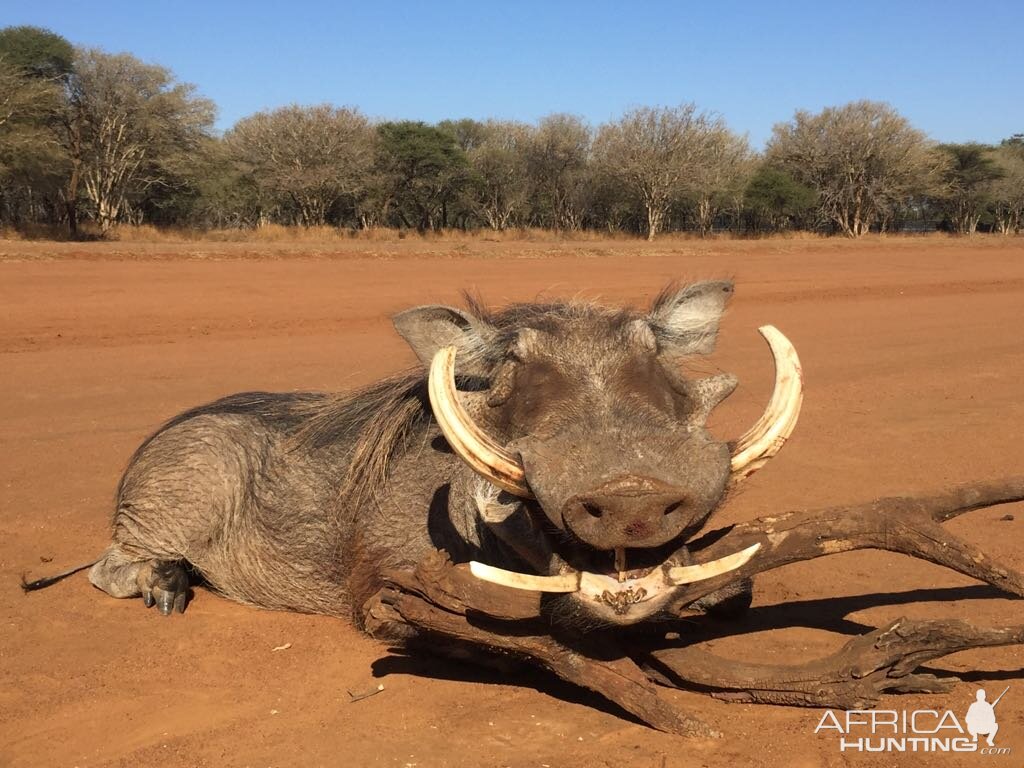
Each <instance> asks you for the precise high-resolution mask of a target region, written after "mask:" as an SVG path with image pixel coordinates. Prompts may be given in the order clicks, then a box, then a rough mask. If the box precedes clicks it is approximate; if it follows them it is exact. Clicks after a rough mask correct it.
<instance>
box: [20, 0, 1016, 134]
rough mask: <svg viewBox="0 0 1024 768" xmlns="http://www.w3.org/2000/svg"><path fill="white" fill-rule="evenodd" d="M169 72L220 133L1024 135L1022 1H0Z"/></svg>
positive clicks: (25, 17)
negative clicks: (838, 125)
mask: <svg viewBox="0 0 1024 768" xmlns="http://www.w3.org/2000/svg"><path fill="white" fill-rule="evenodd" d="M10 24H34V25H37V26H42V27H47V28H49V29H51V30H53V31H55V32H58V33H60V34H61V35H64V36H65V37H67V38H68V39H69V40H71V42H73V43H75V44H79V45H90V46H98V47H101V48H104V49H106V50H108V51H112V52H119V51H128V52H130V53H133V54H135V55H136V56H138V57H140V58H142V59H144V60H146V61H150V62H154V63H159V64H163V65H165V66H167V67H170V68H171V69H172V70H173V71H174V72H175V73H176V74H177V75H178V77H179V78H181V79H183V80H187V81H189V82H193V83H195V84H196V85H197V86H198V88H199V90H200V92H201V93H202V94H204V95H206V96H208V97H210V98H212V99H213V100H214V101H215V102H216V103H217V105H218V108H219V118H218V123H217V125H218V127H220V128H227V127H229V126H230V125H231V124H232V123H233V122H234V121H235V120H237V119H238V118H240V117H243V116H245V115H247V114H251V113H252V112H255V111H258V110H261V109H267V108H272V107H276V106H280V105H284V104H289V103H300V104H314V103H322V102H331V103H334V104H338V105H350V106H357V107H359V108H360V109H361V110H362V111H363V112H365V113H366V114H368V115H369V116H371V117H374V118H383V119H393V118H409V119H416V120H425V121H428V122H433V121H437V120H441V119H444V118H448V117H451V118H458V117H473V118H485V117H501V118H515V119H519V120H526V121H533V120H536V119H537V118H538V117H540V116H542V115H545V114H548V113H551V112H572V113H575V114H578V115H581V116H583V117H584V118H586V119H587V120H589V121H591V122H592V123H594V124H597V123H600V122H602V121H604V120H607V119H609V118H611V117H614V116H616V115H618V114H621V113H622V111H624V110H625V109H627V108H629V107H632V106H637V105H672V104H678V103H681V102H684V101H694V102H696V103H697V104H698V105H699V106H700V107H701V108H704V109H708V110H712V111H715V112H718V113H720V114H721V115H722V116H723V117H724V118H725V119H726V120H727V121H728V123H729V124H730V126H732V128H733V129H734V130H737V131H739V132H741V133H748V134H749V136H750V138H751V141H752V142H753V143H754V145H755V146H758V147H760V146H761V145H762V144H763V142H764V140H765V139H766V138H767V137H768V136H769V134H770V133H771V127H772V125H773V124H775V123H777V122H779V121H783V120H787V119H789V118H790V117H791V116H792V114H793V112H794V110H796V109H798V108H803V109H810V110H818V109H820V108H821V107H824V106H828V105H833V104H842V103H845V102H847V101H851V100H854V99H861V98H868V99H875V100H881V101H887V102H889V103H891V104H892V105H893V106H895V107H896V108H897V109H898V110H899V111H900V112H902V113H903V114H904V115H905V116H906V117H908V118H909V119H910V120H911V122H912V123H914V125H916V126H917V127H918V128H921V129H922V130H924V131H926V132H927V133H928V134H929V135H931V136H932V137H933V138H935V139H938V140H940V141H966V140H978V141H986V142H996V141H998V140H1000V139H1002V138H1006V137H1007V136H1009V135H1011V134H1013V133H1019V132H1024V98H1022V95H1024V77H1022V76H1024V35H1022V32H1024V2H1022V0H1003V1H1000V2H984V1H982V2H973V3H968V2H963V1H962V0H961V1H960V2H950V1H948V0H931V1H930V2H923V1H922V2H899V0H892V1H891V2H876V1H875V0H859V1H858V2H826V1H825V0H820V1H817V2H807V1H804V0H800V1H799V2H790V1H789V0H771V2H759V3H754V2H736V1H732V0H716V1H715V2H692V1H689V0H677V2H639V1H637V2H628V1H627V0H619V1H618V2H604V0H589V1H588V2H570V1H569V0H548V1H547V2H514V1H513V0H493V1H492V2H487V1H486V0H475V1H468V2H466V1H463V0H459V1H457V2H447V1H446V0H432V1H431V2H413V1H412V0H410V1H409V2H394V1H391V0H376V1H371V2H342V1H341V0H338V1H336V2H331V1H330V0H313V1H311V2H302V1H301V0H275V1H274V2H263V1H261V0H245V1H244V2H243V1H241V0H220V1H218V0H206V1H205V2H199V1H197V0H177V1H174V0H135V1H134V2H123V0H99V1H98V2H83V1H81V0H77V1H75V2H72V1H71V0H32V1H31V2H27V1H26V0H0V26H6V25H10Z"/></svg>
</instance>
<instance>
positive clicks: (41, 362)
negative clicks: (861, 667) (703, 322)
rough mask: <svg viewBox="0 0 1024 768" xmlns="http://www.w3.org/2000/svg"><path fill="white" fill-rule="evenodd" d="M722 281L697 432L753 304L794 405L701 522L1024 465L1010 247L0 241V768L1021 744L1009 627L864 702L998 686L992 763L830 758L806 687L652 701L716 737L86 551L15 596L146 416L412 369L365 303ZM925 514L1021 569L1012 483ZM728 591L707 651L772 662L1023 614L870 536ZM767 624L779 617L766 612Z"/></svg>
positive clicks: (1021, 671) (749, 341) (649, 762)
mask: <svg viewBox="0 0 1024 768" xmlns="http://www.w3.org/2000/svg"><path fill="white" fill-rule="evenodd" d="M721 275H726V276H731V277H733V278H735V280H736V282H737V286H738V292H737V296H736V298H735V300H734V302H733V305H732V309H731V311H730V313H729V314H728V316H727V318H726V320H725V323H724V326H723V329H722V335H721V341H720V345H719V351H718V352H717V353H716V354H715V356H714V357H713V358H712V360H711V362H710V363H709V364H708V368H709V370H710V369H721V370H727V371H732V372H735V373H737V374H738V375H739V376H740V377H741V382H742V383H741V387H740V389H739V390H738V391H737V393H736V394H735V395H734V396H733V398H732V399H731V400H729V401H727V403H726V404H725V405H724V406H723V407H722V408H721V409H720V413H719V414H717V416H716V419H715V422H714V429H715V430H716V431H717V432H719V433H720V434H722V435H731V434H735V433H736V432H738V431H740V430H742V429H743V428H745V426H746V425H747V424H749V423H750V421H751V420H752V419H754V418H756V416H757V414H758V413H759V412H760V410H761V408H762V407H763V404H764V402H765V400H766V398H767V395H768V392H769V388H770V375H771V363H770V360H769V357H768V355H767V352H766V350H765V349H763V348H762V345H761V342H760V340H759V338H758V337H757V335H756V333H755V332H754V329H755V327H756V326H757V325H760V324H763V323H766V322H771V323H774V324H776V325H777V326H779V327H780V328H781V329H783V330H784V331H785V332H786V333H787V334H788V335H789V336H790V337H791V338H792V339H793V340H794V342H795V343H796V345H797V348H798V349H799V351H800V354H801V356H802V358H803V361H804V366H805V370H806V374H807V397H806V401H805V404H804V412H803V418H802V421H801V424H800V426H799V427H798V429H797V432H796V435H795V436H794V438H793V440H792V441H791V443H790V444H789V445H788V446H787V448H786V449H785V450H784V451H783V452H782V454H781V455H780V457H779V458H778V459H776V460H775V461H774V462H773V463H772V465H771V466H770V467H769V468H768V469H766V470H765V471H763V472H762V473H760V474H758V475H757V476H756V478H754V479H752V480H751V481H750V482H749V485H748V487H747V488H746V489H745V491H744V492H743V493H742V494H741V495H739V496H737V497H736V498H734V499H732V500H731V501H730V503H729V505H728V507H727V508H726V509H723V510H722V511H721V512H720V514H719V517H718V518H717V520H718V521H728V520H738V519H744V518H750V517H754V516H757V515H761V514H766V513H768V512H770V511H773V510H785V509H790V508H797V507H811V506H818V505H827V504H831V503H842V502H848V501H858V500H864V499H868V498H871V497H875V496H880V495H886V494H895V493H900V492H915V491H926V490H929V489H939V488H941V487H943V486H946V485H948V484H951V483H958V482H963V481H969V480H976V479H985V478H997V477H1000V476H1003V475H1010V474H1020V473H1022V472H1024V446H1022V443H1021V438H1022V425H1024V339H1022V326H1024V242H1022V241H1021V240H1020V239H1017V240H1015V241H1013V240H1011V241H1004V242H998V241H996V240H995V239H984V238H979V239H978V240H976V241H969V240H963V241H957V240H945V239H929V240H895V239H894V240H888V241H886V240H874V241H870V242H867V243H863V244H848V243H840V242H837V241H814V240H811V241H768V242H765V243H728V242H725V243H706V244H705V243H693V242H690V241H675V242H672V241H668V242H665V243H661V244H655V245H653V246H649V245H646V244H641V243H632V242H629V241H608V242H603V241H595V242H585V243H560V242H558V241H551V242H537V241H531V242H526V243H514V242H508V243H486V242H480V243H470V244H469V245H465V244H463V245H457V246H447V245H445V244H444V243H422V242H420V243H417V242H415V241H404V242H402V243H397V242H396V243H390V244H389V243H373V244H359V243H353V244H350V245H344V247H342V246H339V245H338V244H331V243H328V244H325V245H324V246H323V247H322V248H313V247H311V246H310V245H309V244H303V245H301V246H296V247H294V248H292V247H280V248H263V249H261V247H248V246H245V245H244V244H243V245H239V244H234V245H231V246H216V247H214V246H202V245H181V246H179V245H174V246H163V245H144V244H130V243H128V244H126V243H120V244H117V245H116V246H104V245H95V246H81V245H78V246H68V245H63V246H56V245H51V244H41V243H11V242H0V621H2V627H3V631H2V633H0V765H2V766H23V767H28V766H33V767H34V766H67V767H68V768H71V767H72V766H82V767H83V768H84V767H85V766H90V767H91V766H120V765H124V766H163V765H167V766H254V767H255V766H318V765H325V766H363V765H366V766H399V767H401V766H418V767H420V768H429V767H432V766H516V767H518V766H534V767H537V768H539V767H540V766H545V765H547V766H559V767H564V766H570V767H571V766H615V767H616V768H618V767H619V766H644V767H646V766H650V767H651V768H659V767H660V766H701V765H707V766H712V765H756V766H761V765H764V766H775V765H786V766H817V765H825V766H832V765H843V764H847V763H850V764H855V765H864V766H887V765H894V764H908V765H910V764H920V765H931V766H979V765H991V766H1015V767H1016V766H1020V765H1021V764H1022V763H1024V679H1022V678H1024V650H1022V649H1021V648H1019V647H1018V648H1007V649H996V650H985V651H971V652H965V653H962V654H959V655H957V656H953V657H950V658H948V659H947V660H945V661H944V662H942V664H941V665H937V666H941V668H943V669H947V670H952V671H954V672H957V673H963V674H964V675H965V677H966V681H965V682H963V683H961V684H959V685H957V686H956V688H955V689H954V690H953V691H952V692H951V693H949V694H943V695H940V696H935V697H922V696H911V697H896V696H893V697H887V698H886V699H885V700H884V703H883V706H885V707H888V708H891V709H900V710H902V709H907V710H913V709H920V708H935V709H938V710H945V709H946V708H949V709H951V710H953V711H954V712H955V713H956V714H957V715H958V716H961V717H962V715H963V713H964V712H966V709H967V706H968V704H969V703H970V702H971V701H972V700H973V698H974V693H975V690H976V689H977V688H978V687H985V688H987V689H988V690H989V692H990V693H993V692H998V691H1000V690H1002V689H1003V688H1004V687H1005V686H1006V685H1009V686H1010V691H1009V693H1008V694H1007V696H1006V697H1005V698H1004V700H1003V702H1002V703H1001V704H1000V706H999V709H998V714H999V720H1000V723H1001V730H1000V733H999V736H998V739H997V744H998V745H1000V746H1003V747H1010V748H1011V750H1012V752H1011V753H1010V754H1009V755H997V756H986V757H983V756H981V755H977V754H968V755H931V756H928V755H924V756H921V755H919V756H916V757H915V756H913V755H904V756H900V755H891V754H890V755H861V756H858V755H856V754H852V755H851V754H850V753H845V754H842V753H840V751H839V745H838V739H837V738H836V736H835V735H834V732H833V733H829V734H825V733H819V734H815V733H814V728H815V726H816V725H817V723H818V721H819V718H820V714H819V713H817V712H815V711H811V710H802V709H790V708H781V707H758V706H751V705H737V704H732V705H731V704H725V703H721V702H718V701H714V700H711V699H709V698H707V697H705V696H703V695H701V694H697V693H693V694H691V693H670V694H669V696H670V697H671V698H672V699H673V700H674V701H676V702H677V703H678V705H679V706H680V707H684V708H687V709H689V710H693V711H699V713H700V715H701V717H703V718H704V719H705V720H707V721H708V722H710V723H712V724H714V725H715V726H716V727H718V728H719V729H720V730H721V731H722V732H723V733H724V734H725V736H724V738H721V739H716V740H694V739H682V738H676V737H670V736H666V735H664V734H660V733H655V732H653V731H650V730H648V729H646V728H643V727H641V726H639V725H637V724H635V723H633V722H630V721H629V720H627V719H624V718H623V717H621V716H619V715H618V714H616V713H615V712H614V711H611V710H609V709H608V708H607V707H604V706H602V705H601V702H600V701H597V700H595V699H593V698H590V697H588V696H585V695H583V694H580V693H578V692H576V691H574V690H573V689H570V688H568V687H566V686H562V685H558V684H556V683H553V682H551V681H550V680H549V679H548V678H546V677H545V676H543V675H539V674H538V675H523V676H522V677H515V678H505V677H500V676H497V675H495V674H489V673H481V672H478V671H475V670H473V669H466V668H460V667H459V666H457V665H454V664H448V663H438V662H435V661H432V660H423V659H412V660H410V659H404V658H401V657H399V656H396V655H393V654H389V652H388V649H387V647H385V646H384V645H382V644H380V643H377V642H375V641H373V640H371V639H369V638H367V637H365V636H363V635H360V634H359V633H358V632H356V631H354V630H353V629H352V628H351V627H349V626H347V625H346V624H345V623H344V622H342V621H339V620H337V619H331V618H326V617H319V616H301V615H290V614H284V613H272V612H267V611H260V610H256V609H253V608H248V607H244V606H240V605H235V604H233V603H230V602H228V601H226V600H224V599H222V598H220V597H218V596H216V595H214V594H211V593H209V592H206V591H203V590H198V592H197V594H196V596H195V599H194V600H193V601H192V603H191V605H190V608H189V610H188V612H187V613H186V614H185V615H184V616H176V617H172V618H163V617H161V616H160V615H158V614H157V613H156V612H155V611H153V610H149V611H147V610H145V609H144V608H143V607H142V604H141V602H140V601H138V600H114V599H111V598H109V597H107V596H105V595H104V594H102V593H100V592H98V591H97V590H95V589H93V588H92V587H91V586H90V585H89V583H88V582H87V580H86V579H85V577H84V575H79V576H76V577H74V578H72V579H70V580H68V581H66V582H64V583H63V584H60V585H58V586H55V587H52V588H51V589H49V590H47V591H43V592H38V593H34V594H32V595H29V596H25V595H23V594H22V593H21V591H20V590H19V589H18V583H17V582H18V579H19V577H20V576H21V574H22V573H24V572H31V574H33V575H36V576H37V575H41V574H45V573H47V572H49V571H53V570H55V569H58V568H60V567H63V566H65V565H67V564H72V563H76V562H81V561H84V560H87V559H89V558H90V557H91V556H94V555H95V554H96V553H98V552H99V551H100V550H101V549H102V548H103V546H104V545H105V542H106V539H107V524H108V516H109V514H110V511H111V499H112V495H113V492H114V488H115V485H116V483H117V480H118V476H119V473H120V471H121V470H122V468H123V466H124V464H125V461H126V460H127V458H128V456H129V455H130V454H131V452H132V450H133V449H134V447H135V446H136V445H137V444H138V443H139V441H140V440H141V439H142V438H143V437H144V436H145V435H146V434H147V433H148V432H150V431H151V430H152V429H154V428H155V427H156V426H157V425H158V424H159V423H160V422H161V421H162V420H163V419H165V418H167V417H169V416H171V415H173V414H174V413H176V412H178V411H180V410H182V409H184V408H186V407H188V406H190V405H193V404H196V403H200V402H203V401H207V400H210V399H212V398H215V397H217V396H219V395H222V394H225V393H229V392H233V391H239V390H246V389H271V390H274V389H278V390H290V389H345V388H350V387H355V386H358V385H361V384H364V383H366V382H369V381H371V380H372V379H374V378H375V377H378V376H381V375H382V374H385V373H387V372H389V371H394V370H397V369H399V368H401V367H404V366H407V365H410V364H411V363H412V362H413V357H412V354H411V353H410V352H409V351H408V350H407V349H406V348H405V347H404V345H403V343H402V341H401V340H400V339H399V338H398V336H397V335H396V334H395V333H394V332H393V330H392V329H391V326H390V323H389V322H388V316H389V315H390V314H391V313H393V312H395V311H397V310H400V309H402V308H405V307H407V306H410V305H414V304H418V303H427V302H435V301H440V302H457V301H458V300H459V298H458V294H459V292H460V291H461V290H462V289H464V288H469V289H474V290H477V291H479V293H480V294H481V295H482V296H483V297H484V298H485V299H486V300H488V301H489V302H491V303H503V302H506V301H512V300H522V299H533V298H536V297H538V296H549V297H550V296H583V297H600V298H601V299H602V300H604V301H608V302H632V303H642V302H644V301H647V300H649V299H650V298H651V297H652V296H653V295H654V294H655V293H656V292H657V291H658V289H659V288H660V287H661V286H662V285H663V284H664V283H665V282H666V281H668V280H670V279H673V278H682V279H687V278H702V277H710V276H721ZM1007 515H1013V516H1014V519H1012V520H1008V519H1004V517H1005V516H1007ZM951 527H952V528H953V529H955V530H956V531H957V532H958V533H960V534H962V535H964V536H966V537H969V538H970V539H972V540H974V541H976V542H978V543H979V544H981V545H982V546H984V547H985V548H987V550H988V551H989V552H991V553H993V554H995V555H997V556H998V557H1000V558H1002V559H1003V560H1004V561H1006V562H1008V563H1010V564H1013V565H1014V566H1016V567H1018V568H1024V506H1022V505H1010V506H1004V507H1000V508H993V509H987V510H981V511H978V512H974V513H971V514H970V515H967V516H965V517H963V518H960V519H959V520H957V521H955V522H954V523H952V524H951ZM839 597H843V598H846V599H843V600H828V601H826V602H815V601H821V600H822V599H824V598H839ZM755 600H756V602H755V609H754V610H753V611H752V613H751V614H750V616H749V618H747V619H745V620H743V621H741V622H740V623H738V624H737V627H736V635H735V636H734V637H730V638H727V639H724V640H718V641H716V642H714V643H713V646H714V649H715V651H716V652H717V653H719V654H723V655H727V656H732V657H735V658H746V659H762V660H768V661H775V662H779V663H781V662H786V661H792V662H796V661H798V660H800V659H803V658H805V657H808V656H809V655H812V654H815V655H817V654H821V653H824V652H826V651H828V650H830V649H833V648H836V647H837V646H838V645H839V644H840V643H841V642H842V636H841V635H838V634H835V633H832V632H826V631H824V630H821V629H813V628H808V627H806V626H803V625H805V624H810V625H812V626H815V625H820V624H821V623H822V621H823V619H825V620H828V621H832V622H833V623H836V622H839V621H840V619H841V618H842V617H843V616H844V615H846V616H847V618H848V619H850V620H852V621H855V622H858V623H860V624H864V625H877V624H880V623H882V622H884V621H886V620H889V619H892V618H896V617H898V616H900V615H907V616H912V617H961V618H965V619H970V620H972V621H975V622H978V623H982V624H986V623H988V624H1002V623H1019V622H1021V621H1024V602H1021V601H1013V600H1008V599H1005V598H1002V597H1000V596H998V595H994V594H993V593H992V592H991V591H990V590H988V589H987V588H984V587H981V586H979V585H976V584H973V583H972V582H971V581H970V580H968V579H965V578H962V577H960V576H958V575H956V574H953V573H950V572H947V571H944V570H942V569H939V568H937V567H935V566H931V565H929V564H926V563H922V562H919V561H915V560H911V559H909V558H906V557H900V556H897V555H891V554H883V553H875V552H855V553H847V554H842V555H837V556H835V557H831V558H828V559H823V560H818V561H816V562H812V563H806V564H799V565H795V566H790V567H788V568H785V569H782V570H779V571H776V572H774V573H772V574H769V575H767V576H766V577H763V578H762V579H761V581H760V582H759V584H758V587H757V592H756V597H755ZM780 603H786V604H787V607H785V608H784V609H781V610H779V609H774V610H773V609H770V608H769V607H770V606H773V605H777V604H780ZM768 616H771V617H772V618H771V620H770V621H769V620H768V619H767V618H766V617H768ZM780 617H781V619H782V622H783V623H785V624H788V625H791V626H789V627H787V628H772V626H771V625H772V624H775V623H779V622H780ZM828 621H826V622H825V623H828ZM285 645H288V647H287V649H285V650H278V651H275V650H274V649H275V648H277V647H280V646H285ZM379 682H383V684H384V686H385V688H384V691H383V692H382V693H380V694H379V695H376V696H373V697H372V698H368V699H365V700H363V701H360V702H358V703H350V702H349V694H348V693H347V691H348V690H352V691H362V690H366V689H369V688H371V687H375V686H376V685H377V684H378V683H379Z"/></svg>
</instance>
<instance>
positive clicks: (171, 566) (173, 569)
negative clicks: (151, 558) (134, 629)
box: [139, 561, 188, 616]
mask: <svg viewBox="0 0 1024 768" xmlns="http://www.w3.org/2000/svg"><path fill="white" fill-rule="evenodd" d="M139 584H140V586H141V587H142V602H143V603H145V605H146V607H147V608H152V607H153V605H156V607H157V608H159V609H160V613H161V614H163V615H164V616H170V615H171V613H172V612H173V611H177V612H178V613H184V612H185V605H186V603H187V602H188V573H187V572H186V570H185V568H184V566H182V564H181V563H177V562H170V561H155V562H154V563H153V564H152V565H151V566H149V567H148V568H145V569H143V571H142V572H140V573H139Z"/></svg>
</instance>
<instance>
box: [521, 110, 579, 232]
mask: <svg viewBox="0 0 1024 768" xmlns="http://www.w3.org/2000/svg"><path fill="white" fill-rule="evenodd" d="M591 140H592V133H591V130H590V127H589V126H588V125H587V124H586V123H584V122H583V121H582V120H581V119H580V118H578V117H576V116H575V115H566V114H554V115H548V116H546V117H543V118H541V120H540V122H539V123H538V124H537V127H536V128H535V129H534V131H533V133H532V136H531V137H530V141H529V144H528V146H527V162H528V170H529V176H530V179H531V181H532V184H533V187H534V191H533V196H534V198H535V200H536V201H537V202H538V204H539V205H540V206H541V211H540V212H539V213H540V216H541V221H542V222H543V223H545V224H547V225H548V226H552V227H554V228H555V229H568V230H577V229H580V228H582V227H583V222H584V219H585V217H586V213H587V210H586V209H587V191H588V189H587V180H588V163H589V159H590V149H591V146H590V145H591Z"/></svg>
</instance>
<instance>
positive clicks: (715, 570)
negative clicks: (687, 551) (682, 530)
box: [665, 543, 761, 587]
mask: <svg viewBox="0 0 1024 768" xmlns="http://www.w3.org/2000/svg"><path fill="white" fill-rule="evenodd" d="M760 548H761V545H760V543H758V544H751V545H750V546H749V547H747V548H746V549H742V550H740V551H739V552H734V553H733V554H731V555H726V556H725V557H721V558H719V559H718V560H712V561H711V562H709V563H701V564H700V565H676V566H673V567H672V568H669V569H668V572H667V573H666V574H665V581H666V582H668V583H669V584H671V585H673V586H676V587H681V586H682V585H684V584H692V583H693V582H695V581H704V580H705V579H711V578H714V577H715V576H721V575H722V574H723V573H728V572H729V571H735V570H736V569H737V568H741V567H743V566H744V565H746V563H747V561H749V560H750V558H752V557H753V556H754V554H755V553H756V552H757V550H759V549H760Z"/></svg>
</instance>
